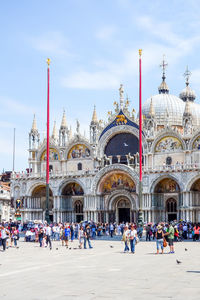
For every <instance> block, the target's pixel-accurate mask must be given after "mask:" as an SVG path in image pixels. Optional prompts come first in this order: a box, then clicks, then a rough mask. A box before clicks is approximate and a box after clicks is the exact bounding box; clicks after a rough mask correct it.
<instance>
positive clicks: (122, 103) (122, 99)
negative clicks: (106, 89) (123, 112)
mask: <svg viewBox="0 0 200 300" xmlns="http://www.w3.org/2000/svg"><path fill="white" fill-rule="evenodd" d="M119 97H120V109H123V107H124V88H123V84H120V88H119Z"/></svg>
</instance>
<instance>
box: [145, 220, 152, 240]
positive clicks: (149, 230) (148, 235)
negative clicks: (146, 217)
mask: <svg viewBox="0 0 200 300" xmlns="http://www.w3.org/2000/svg"><path fill="white" fill-rule="evenodd" d="M151 235H152V231H151V225H150V224H148V225H147V227H146V242H147V241H148V240H149V241H151Z"/></svg>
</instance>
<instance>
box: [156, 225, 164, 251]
mask: <svg viewBox="0 0 200 300" xmlns="http://www.w3.org/2000/svg"><path fill="white" fill-rule="evenodd" d="M155 237H156V248H157V253H156V254H159V248H161V253H162V254H163V250H164V247H163V241H164V232H163V230H162V226H161V225H158V226H157V231H156V234H155Z"/></svg>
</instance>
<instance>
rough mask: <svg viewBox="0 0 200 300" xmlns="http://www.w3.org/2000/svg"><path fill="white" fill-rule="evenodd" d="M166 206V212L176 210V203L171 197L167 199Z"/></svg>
mask: <svg viewBox="0 0 200 300" xmlns="http://www.w3.org/2000/svg"><path fill="white" fill-rule="evenodd" d="M166 206H167V212H169V213H174V212H177V203H176V200H175V199H173V198H170V199H168V200H167V203H166Z"/></svg>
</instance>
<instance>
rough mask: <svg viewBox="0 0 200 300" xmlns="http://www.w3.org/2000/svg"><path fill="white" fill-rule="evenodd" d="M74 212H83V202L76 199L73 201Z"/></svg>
mask: <svg viewBox="0 0 200 300" xmlns="http://www.w3.org/2000/svg"><path fill="white" fill-rule="evenodd" d="M74 206H75V213H76V214H82V213H83V203H82V202H81V201H80V200H78V201H76V202H75V205H74Z"/></svg>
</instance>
